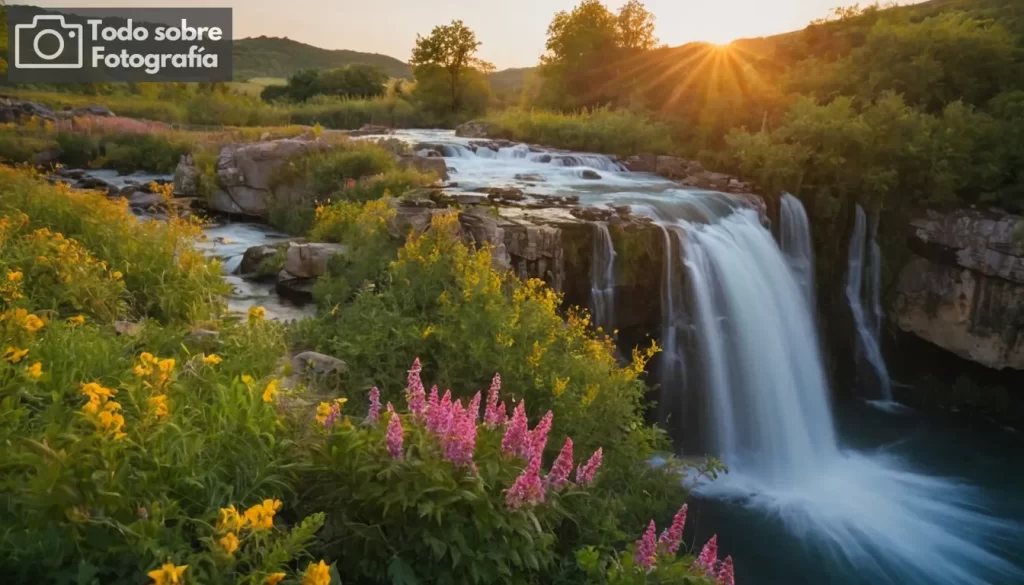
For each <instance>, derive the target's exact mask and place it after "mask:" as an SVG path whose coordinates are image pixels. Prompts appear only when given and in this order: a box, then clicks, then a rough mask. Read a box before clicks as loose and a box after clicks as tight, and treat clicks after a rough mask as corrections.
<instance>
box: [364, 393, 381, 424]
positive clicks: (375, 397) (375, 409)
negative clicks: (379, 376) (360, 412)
mask: <svg viewBox="0 0 1024 585" xmlns="http://www.w3.org/2000/svg"><path fill="white" fill-rule="evenodd" d="M379 420H380V390H378V389H377V387H376V386H374V387H373V388H370V412H369V413H367V415H366V422H368V423H370V424H371V425H375V424H377V421H379Z"/></svg>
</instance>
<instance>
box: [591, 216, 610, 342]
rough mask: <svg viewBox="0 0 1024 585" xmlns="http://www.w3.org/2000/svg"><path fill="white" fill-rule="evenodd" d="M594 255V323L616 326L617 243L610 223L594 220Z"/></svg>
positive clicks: (592, 290)
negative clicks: (614, 241)
mask: <svg viewBox="0 0 1024 585" xmlns="http://www.w3.org/2000/svg"><path fill="white" fill-rule="evenodd" d="M594 231H595V234H594V255H593V257H592V258H591V260H590V262H591V265H590V299H591V305H592V306H591V313H592V315H593V318H594V323H595V324H596V325H598V326H600V327H604V329H605V330H606V331H611V330H612V329H614V327H615V244H614V243H613V242H612V234H611V232H609V231H608V224H606V223H604V222H594Z"/></svg>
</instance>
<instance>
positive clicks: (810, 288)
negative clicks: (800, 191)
mask: <svg viewBox="0 0 1024 585" xmlns="http://www.w3.org/2000/svg"><path fill="white" fill-rule="evenodd" d="M779 246H780V247H781V248H782V253H783V254H785V255H786V260H787V261H788V263H789V267H790V269H792V270H793V276H794V277H796V280H797V282H798V283H800V287H801V288H802V289H803V290H804V295H805V296H806V297H807V302H808V303H810V306H811V310H812V312H813V311H814V306H815V302H814V297H815V294H814V251H813V249H812V247H811V223H810V221H808V219H807V211H806V210H805V209H804V205H803V203H800V200H799V199H797V198H796V197H793V196H792V195H790V194H789V193H786V194H784V195H783V196H782V206H781V208H780V210H779Z"/></svg>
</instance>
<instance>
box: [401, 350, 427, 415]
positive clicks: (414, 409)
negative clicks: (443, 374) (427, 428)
mask: <svg viewBox="0 0 1024 585" xmlns="http://www.w3.org/2000/svg"><path fill="white" fill-rule="evenodd" d="M422 370H423V366H421V365H420V358H416V361H414V362H413V363H412V368H411V369H410V370H409V376H408V378H407V384H406V389H405V399H406V400H407V401H408V403H409V412H411V413H412V415H413V416H414V417H417V418H419V417H421V416H423V411H424V409H426V407H427V393H426V391H425V390H424V389H423V381H422V380H420V372H421V371H422Z"/></svg>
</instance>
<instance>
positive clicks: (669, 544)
mask: <svg viewBox="0 0 1024 585" xmlns="http://www.w3.org/2000/svg"><path fill="white" fill-rule="evenodd" d="M685 526H686V504H683V507H682V508H679V511H678V512H676V515H675V517H674V518H672V526H669V527H668V528H667V529H666V530H665V531H664V532H662V533H661V537H660V538H658V544H659V545H661V546H662V547H663V548H664V549H665V552H667V553H668V554H670V555H674V554H676V553H677V552H679V543H680V542H682V540H683V527H685Z"/></svg>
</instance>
